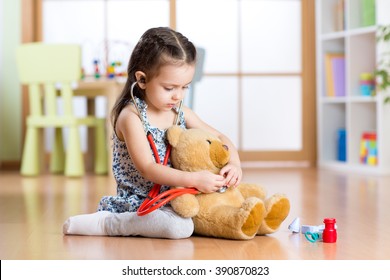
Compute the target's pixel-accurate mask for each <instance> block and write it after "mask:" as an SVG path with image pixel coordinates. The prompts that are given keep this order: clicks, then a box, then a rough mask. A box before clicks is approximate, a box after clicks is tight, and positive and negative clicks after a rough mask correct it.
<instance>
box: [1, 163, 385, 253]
mask: <svg viewBox="0 0 390 280" xmlns="http://www.w3.org/2000/svg"><path fill="white" fill-rule="evenodd" d="M244 180H245V181H247V182H256V183H260V184H262V185H264V186H265V187H266V188H267V189H268V192H269V193H274V192H283V193H285V194H287V195H288V197H289V198H290V201H291V212H290V215H289V216H288V218H287V219H286V221H285V222H284V223H283V224H282V226H281V228H280V230H279V231H278V232H277V233H275V234H272V235H269V236H258V237H255V238H254V239H253V240H250V241H233V240H222V239H214V238H205V237H191V238H189V239H185V240H161V239H149V238H141V237H86V236H64V235H63V234H62V224H63V222H64V220H65V219H66V218H67V217H68V216H70V215H76V214H81V213H90V212H94V211H95V210H96V206H97V203H98V201H99V199H100V197H101V196H103V195H110V194H115V184H114V182H113V181H112V179H111V178H110V177H106V176H92V175H88V176H85V177H84V178H82V179H67V178H65V177H63V176H58V175H56V176H54V175H42V176H39V177H36V178H28V177H21V176H19V174H18V173H17V172H1V173H0V259H3V260H4V259H8V260H11V259H16V260H19V259H44V260H50V259H60V260H62V259H75V260H79V259H116V260H121V259H127V260H131V259H134V260H142V259H182V260H186V259H195V260H204V259H207V260H225V259H233V260H234V259H235V260H242V259H252V260H253V259H265V260H288V259H293V260H307V259H314V260H318V259H319V260H323V259H337V260H342V259H348V260H361V259H373V260H378V259H387V260H388V259H390V249H389V248H390V177H389V176H382V177H378V176H376V177H375V176H374V177H366V176H363V175H358V174H342V173H336V172H331V171H325V170H317V169H248V170H244ZM297 217H299V218H300V220H301V224H307V225H320V224H322V221H323V219H324V218H325V217H334V218H336V220H337V226H338V229H337V232H338V240H337V242H336V243H332V244H331V243H322V242H317V243H310V242H308V241H307V240H306V239H305V238H304V236H303V235H302V234H300V233H296V234H292V233H291V232H290V231H289V230H288V225H289V224H290V223H291V222H292V221H293V220H294V219H295V218H297Z"/></svg>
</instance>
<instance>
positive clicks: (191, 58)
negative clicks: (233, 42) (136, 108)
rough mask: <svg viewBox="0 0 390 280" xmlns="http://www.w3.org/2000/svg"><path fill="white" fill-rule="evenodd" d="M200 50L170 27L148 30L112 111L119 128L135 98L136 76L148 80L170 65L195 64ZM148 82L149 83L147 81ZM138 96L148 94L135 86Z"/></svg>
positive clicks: (132, 58)
mask: <svg viewBox="0 0 390 280" xmlns="http://www.w3.org/2000/svg"><path fill="white" fill-rule="evenodd" d="M195 62H196V48H195V46H194V44H193V43H192V42H190V41H189V40H188V39H187V37H185V36H184V35H182V34H181V33H179V32H177V31H175V30H173V29H171V28H169V27H156V28H151V29H148V30H147V31H146V32H145V33H144V34H143V35H142V36H141V38H140V39H139V41H138V43H137V45H136V46H135V47H134V50H133V52H132V54H131V56H130V60H129V64H128V68H127V75H128V78H127V81H126V84H125V86H124V88H123V90H122V93H121V94H120V96H119V97H118V99H117V101H116V103H115V105H114V108H113V109H112V112H111V121H112V125H113V127H114V129H115V125H116V121H117V119H118V116H119V114H120V112H121V111H122V109H123V108H124V107H125V106H126V105H127V103H128V101H129V100H130V99H131V93H130V90H131V85H132V84H133V83H134V82H136V77H135V73H136V72H137V71H142V72H144V73H145V74H146V77H147V79H148V80H149V79H151V78H153V77H155V76H157V75H158V73H159V70H160V68H161V67H162V66H164V65H167V64H174V65H179V66H180V65H183V64H195ZM144 82H147V81H144ZM133 93H134V95H135V96H137V97H138V98H141V99H144V96H145V92H144V91H143V90H142V89H141V88H139V87H134V92H133Z"/></svg>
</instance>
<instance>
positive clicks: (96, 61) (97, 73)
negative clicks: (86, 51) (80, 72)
mask: <svg viewBox="0 0 390 280" xmlns="http://www.w3.org/2000/svg"><path fill="white" fill-rule="evenodd" d="M93 64H94V66H95V78H96V79H99V78H100V70H99V60H97V59H95V60H94V61H93Z"/></svg>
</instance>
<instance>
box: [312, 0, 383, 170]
mask: <svg viewBox="0 0 390 280" xmlns="http://www.w3.org/2000/svg"><path fill="white" fill-rule="evenodd" d="M362 1H368V2H369V1H370V0H359V1H357V0H344V4H345V5H344V11H345V17H344V18H345V29H344V30H340V29H339V28H338V26H336V25H335V18H336V15H335V11H336V9H335V6H336V5H337V4H338V3H339V0H317V2H316V6H317V10H316V13H317V14H316V19H317V31H318V32H317V34H318V35H317V36H318V37H317V46H316V48H317V79H318V80H317V114H318V115H317V126H318V136H317V139H318V166H320V167H325V168H332V169H334V170H339V171H355V172H360V173H372V174H390V145H389V144H388V143H390V104H384V102H383V100H384V97H383V93H381V92H377V95H376V96H365V95H362V88H361V80H360V79H361V74H362V73H372V74H373V73H374V71H375V69H376V65H377V61H379V59H380V56H381V51H382V50H381V49H380V48H379V47H378V45H377V41H376V29H377V26H376V24H375V22H378V23H381V24H383V23H384V22H390V14H388V13H382V12H381V11H382V9H383V8H385V9H386V8H387V7H388V6H389V4H388V3H389V2H390V1H381V0H376V1H374V3H375V5H376V10H375V13H376V14H377V17H376V18H375V22H374V23H373V24H371V25H370V26H363V25H365V24H363V23H362V15H363V13H364V12H366V11H367V10H365V9H363V8H362V6H361V4H362V3H363V2H362ZM368 2H365V3H366V4H367V3H368ZM386 5H387V6H386ZM385 6H386V7H385ZM379 13H380V14H381V16H380V17H379V16H378V14H379ZM369 22H370V23H372V22H373V21H372V20H369ZM366 23H367V22H366ZM330 53H333V54H335V55H333V56H329V55H328V54H330ZM337 53H340V54H343V59H345V63H343V64H340V56H337ZM340 65H342V67H341V68H340ZM337 67H338V68H337ZM340 69H342V70H341V71H340ZM343 71H345V72H343ZM340 73H341V74H340ZM344 75H345V77H344V80H341V82H340V77H343V76H344ZM329 77H331V78H329ZM336 81H337V82H336ZM340 86H341V87H340ZM343 87H344V88H343ZM340 88H341V89H342V90H340ZM337 93H338V94H337ZM344 94H345V96H344ZM331 95H335V96H331ZM337 95H339V96H337ZM367 132H375V133H376V149H373V148H372V149H371V148H370V149H371V150H372V151H376V152H377V154H375V155H376V159H377V164H376V165H367V164H363V163H361V159H360V156H361V151H362V150H361V149H362V146H361V145H362V136H363V134H365V133H367ZM340 139H342V141H341V140H340ZM344 139H345V140H344ZM340 151H341V152H340ZM343 151H346V152H345V153H344V152H343ZM340 155H342V156H340ZM344 155H345V156H344ZM338 159H342V160H343V161H339V160H338ZM344 160H345V161H344Z"/></svg>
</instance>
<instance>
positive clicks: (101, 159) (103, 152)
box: [94, 119, 108, 174]
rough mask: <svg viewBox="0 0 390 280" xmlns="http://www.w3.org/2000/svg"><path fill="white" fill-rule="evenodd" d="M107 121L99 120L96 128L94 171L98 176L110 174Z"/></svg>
mask: <svg viewBox="0 0 390 280" xmlns="http://www.w3.org/2000/svg"><path fill="white" fill-rule="evenodd" d="M105 128H106V120H105V119H98V120H97V125H96V127H95V134H94V135H95V151H94V152H95V163H94V165H95V166H94V169H95V173H96V174H107V173H108V154H107V139H106V138H107V137H106V132H105Z"/></svg>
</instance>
